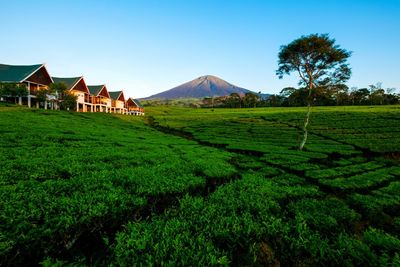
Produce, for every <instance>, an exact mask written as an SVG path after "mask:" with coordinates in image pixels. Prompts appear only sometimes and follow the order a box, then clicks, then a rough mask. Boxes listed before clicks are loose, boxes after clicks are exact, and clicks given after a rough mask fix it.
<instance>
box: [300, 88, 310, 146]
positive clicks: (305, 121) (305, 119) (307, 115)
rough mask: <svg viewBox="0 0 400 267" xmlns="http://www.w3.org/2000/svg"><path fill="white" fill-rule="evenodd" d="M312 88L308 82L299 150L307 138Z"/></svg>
mask: <svg viewBox="0 0 400 267" xmlns="http://www.w3.org/2000/svg"><path fill="white" fill-rule="evenodd" d="M312 88H313V81H312V80H311V81H310V88H309V89H308V100H307V114H306V117H305V118H304V125H303V140H302V141H301V143H300V146H299V150H303V148H304V145H305V144H306V142H307V137H308V131H307V126H308V123H309V122H310V114H311V90H312Z"/></svg>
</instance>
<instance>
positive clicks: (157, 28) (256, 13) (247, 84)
mask: <svg viewBox="0 0 400 267" xmlns="http://www.w3.org/2000/svg"><path fill="white" fill-rule="evenodd" d="M0 10H1V15H0V32H1V34H0V63H2V64H15V65H29V64H38V63H46V67H47V69H48V71H49V72H50V74H51V75H52V76H56V77H75V76H82V75H83V76H84V77H85V81H86V83H87V84H89V85H94V84H106V85H107V88H108V89H109V90H110V91H117V90H124V91H125V93H126V95H128V96H130V97H135V98H140V97H147V96H150V95H152V94H156V93H159V92H161V91H164V90H168V89H171V88H173V87H175V86H178V85H180V84H182V83H184V82H187V81H190V80H193V79H195V78H197V77H199V76H202V75H215V76H218V77H220V78H222V79H224V80H226V81H228V82H230V83H232V84H234V85H237V86H240V87H244V88H247V89H250V90H253V91H256V92H258V91H261V92H263V93H279V92H280V90H281V89H282V88H284V87H287V86H294V87H296V86H297V82H298V81H299V78H298V77H297V76H296V75H295V74H292V75H291V76H287V77H284V78H283V79H279V78H278V77H277V76H276V74H275V71H276V69H277V67H278V66H277V60H278V52H279V49H280V47H281V46H282V45H286V44H288V43H290V42H291V41H293V40H294V39H296V38H299V37H301V36H303V35H308V34H312V33H328V34H329V35H330V37H331V38H334V39H336V43H337V44H339V45H340V46H341V47H342V48H345V49H347V50H350V51H352V52H353V54H352V56H351V58H350V59H349V63H350V66H351V67H352V71H353V75H352V78H351V79H350V80H349V81H348V86H349V87H359V88H361V87H367V86H368V85H370V84H376V83H377V82H382V85H383V87H384V88H397V89H399V90H398V91H400V0H386V1H385V0H381V1H369V0H364V1H361V0H347V1H346V0H324V1H322V0H303V1H295V0H286V1H285V0H281V1H279V0H247V1H246V0H241V1H239V0H226V1H225V0H141V1H138V0H137V1H135V0H130V1H123V0H109V1H106V0H97V1H94V0H86V1H83V0H51V1H45V0H35V1H24V0H12V1H11V0H0Z"/></svg>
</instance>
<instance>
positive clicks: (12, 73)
mask: <svg viewBox="0 0 400 267" xmlns="http://www.w3.org/2000/svg"><path fill="white" fill-rule="evenodd" d="M42 67H43V68H44V69H45V70H46V73H47V75H48V72H47V69H46V67H45V66H44V64H36V65H6V64H0V82H16V83H21V82H23V81H24V80H26V79H28V78H29V77H30V76H32V75H33V74H34V73H35V72H37V71H38V70H40V69H41V68H42ZM47 75H46V76H47ZM48 76H49V78H50V80H51V82H52V79H51V77H50V75H48ZM46 78H47V77H46Z"/></svg>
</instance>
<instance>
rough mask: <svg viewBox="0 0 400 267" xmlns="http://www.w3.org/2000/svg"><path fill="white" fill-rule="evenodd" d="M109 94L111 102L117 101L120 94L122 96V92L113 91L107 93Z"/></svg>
mask: <svg viewBox="0 0 400 267" xmlns="http://www.w3.org/2000/svg"><path fill="white" fill-rule="evenodd" d="M108 93H109V94H110V97H111V99H113V100H118V99H119V97H120V96H121V94H123V92H122V91H114V92H108Z"/></svg>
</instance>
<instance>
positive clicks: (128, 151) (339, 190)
mask: <svg viewBox="0 0 400 267" xmlns="http://www.w3.org/2000/svg"><path fill="white" fill-rule="evenodd" d="M304 113H305V109H304V108H262V109H261V108H260V109H215V110H212V109H189V108H178V107H175V108H170V107H152V108H148V109H146V114H147V116H146V117H144V118H138V117H133V116H121V115H113V114H83V113H68V112H60V111H45V110H36V109H31V110H29V109H27V108H23V107H17V106H6V105H2V106H0V137H1V138H0V162H1V164H0V185H1V186H0V265H15V266H29V265H32V264H34V265H36V264H43V265H45V266H52V265H58V266H64V265H69V264H70V265H89V266H91V265H113V266H143V265H145V266H151V265H158V266H211V265H212V266H220V265H233V266H237V265H240V266H242V265H250V266H279V265H281V266H400V194H399V192H400V164H399V160H400V106H375V107H321V108H315V109H314V112H313V113H312V117H311V127H310V136H309V140H308V143H307V144H306V149H305V151H298V150H296V147H297V145H298V143H299V141H300V138H301V131H300V130H299V126H300V125H301V123H302V118H303V116H304Z"/></svg>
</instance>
